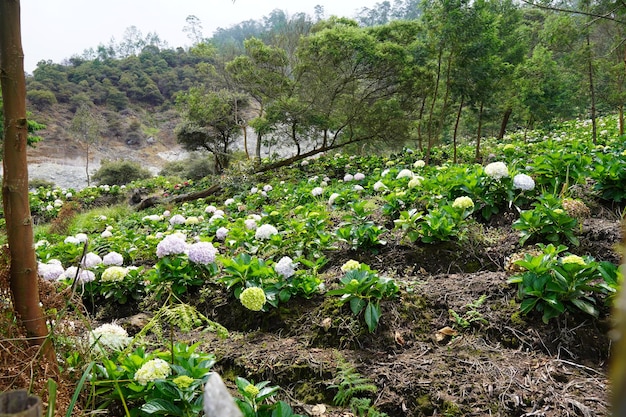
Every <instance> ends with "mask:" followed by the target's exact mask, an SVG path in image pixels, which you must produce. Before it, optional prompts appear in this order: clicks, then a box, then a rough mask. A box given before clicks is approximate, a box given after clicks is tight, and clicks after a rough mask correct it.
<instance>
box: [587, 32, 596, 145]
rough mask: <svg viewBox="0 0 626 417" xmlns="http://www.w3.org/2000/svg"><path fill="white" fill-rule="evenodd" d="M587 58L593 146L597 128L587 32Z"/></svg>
mask: <svg viewBox="0 0 626 417" xmlns="http://www.w3.org/2000/svg"><path fill="white" fill-rule="evenodd" d="M587 53H588V54H589V56H588V57H587V58H588V60H589V93H590V96H591V138H592V140H593V143H594V144H595V143H596V141H597V140H598V133H597V131H598V127H597V121H596V92H595V90H594V88H593V56H592V52H591V41H590V40H589V31H587Z"/></svg>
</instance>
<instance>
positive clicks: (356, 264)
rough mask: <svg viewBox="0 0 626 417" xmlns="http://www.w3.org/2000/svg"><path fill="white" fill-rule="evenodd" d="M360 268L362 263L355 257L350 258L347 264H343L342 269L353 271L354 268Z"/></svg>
mask: <svg viewBox="0 0 626 417" xmlns="http://www.w3.org/2000/svg"><path fill="white" fill-rule="evenodd" d="M359 268H361V264H360V263H359V262H358V261H355V260H354V259H350V260H349V261H348V262H346V263H345V264H343V265H342V266H341V270H342V271H343V272H348V271H352V270H354V269H359Z"/></svg>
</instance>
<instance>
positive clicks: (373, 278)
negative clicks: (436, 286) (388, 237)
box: [326, 264, 399, 333]
mask: <svg viewBox="0 0 626 417" xmlns="http://www.w3.org/2000/svg"><path fill="white" fill-rule="evenodd" d="M339 282H340V284H341V285H342V287H340V288H338V289H335V290H331V291H328V292H327V293H326V294H327V295H340V296H341V299H340V303H341V304H342V305H343V304H346V303H349V304H350V310H351V311H352V314H354V315H355V316H358V315H360V314H361V312H363V319H364V320H365V324H366V325H367V328H368V330H369V331H370V333H372V332H374V331H376V328H377V327H378V322H379V321H380V317H381V315H382V313H381V311H380V301H381V300H383V299H385V298H391V297H394V296H395V295H396V294H397V293H398V291H399V288H398V286H397V285H396V283H395V282H394V281H393V280H392V279H390V278H385V277H380V276H378V274H377V273H376V271H372V270H371V269H370V267H369V266H367V265H365V264H360V265H359V267H358V269H351V270H349V271H348V272H346V274H345V275H344V276H343V277H341V279H340V280H339Z"/></svg>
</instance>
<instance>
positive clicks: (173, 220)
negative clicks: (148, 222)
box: [170, 214, 186, 226]
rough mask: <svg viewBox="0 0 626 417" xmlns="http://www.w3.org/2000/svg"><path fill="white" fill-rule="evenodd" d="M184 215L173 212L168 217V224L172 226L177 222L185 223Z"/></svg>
mask: <svg viewBox="0 0 626 417" xmlns="http://www.w3.org/2000/svg"><path fill="white" fill-rule="evenodd" d="M185 220H186V219H185V217H184V216H183V215H182V214H175V215H173V216H172V217H171V218H170V224H171V225H172V226H174V225H177V224H185Z"/></svg>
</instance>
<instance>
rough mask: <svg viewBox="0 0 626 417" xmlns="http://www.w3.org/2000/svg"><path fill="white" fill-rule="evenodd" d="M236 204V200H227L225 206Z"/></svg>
mask: <svg viewBox="0 0 626 417" xmlns="http://www.w3.org/2000/svg"><path fill="white" fill-rule="evenodd" d="M234 203H235V199H234V198H227V199H226V201H224V205H225V206H230V205H231V204H234Z"/></svg>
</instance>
